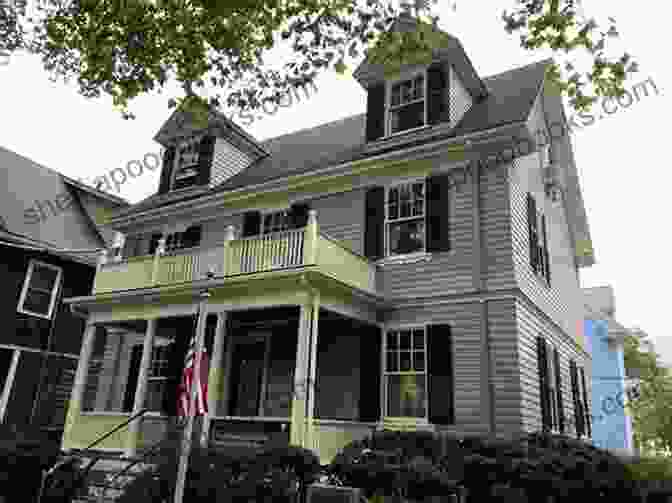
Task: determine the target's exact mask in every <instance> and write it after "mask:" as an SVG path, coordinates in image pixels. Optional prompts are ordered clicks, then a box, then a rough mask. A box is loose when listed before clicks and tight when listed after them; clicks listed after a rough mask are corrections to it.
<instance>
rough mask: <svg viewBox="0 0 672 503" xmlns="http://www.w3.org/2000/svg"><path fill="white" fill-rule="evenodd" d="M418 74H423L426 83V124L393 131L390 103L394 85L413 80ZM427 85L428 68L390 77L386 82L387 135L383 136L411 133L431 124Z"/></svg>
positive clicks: (389, 136)
mask: <svg viewBox="0 0 672 503" xmlns="http://www.w3.org/2000/svg"><path fill="white" fill-rule="evenodd" d="M418 75H422V76H423V78H424V85H425V89H424V94H423V96H424V98H423V99H424V101H425V106H424V113H423V115H424V117H423V118H424V121H423V122H424V124H422V125H421V126H418V127H414V128H411V129H404V130H403V131H397V132H395V133H392V132H390V103H391V101H392V99H391V98H392V86H394V85H395V84H398V83H399V82H404V81H406V80H413V79H414V78H415V77H417V76H418ZM427 86H428V84H427V68H422V69H418V70H413V71H410V72H407V73H405V74H403V75H400V76H399V77H397V78H396V79H390V80H388V81H387V82H385V136H383V138H391V137H393V136H397V135H400V134H406V133H410V132H412V131H417V130H420V129H424V128H426V127H428V126H429V124H427ZM416 101H420V100H416ZM409 104H410V103H409Z"/></svg>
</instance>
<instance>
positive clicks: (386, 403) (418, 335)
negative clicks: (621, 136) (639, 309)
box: [63, 16, 594, 462]
mask: <svg viewBox="0 0 672 503" xmlns="http://www.w3.org/2000/svg"><path fill="white" fill-rule="evenodd" d="M414 23H415V20H413V19H412V18H410V17H408V16H402V17H401V18H399V19H398V20H397V22H396V23H395V25H394V26H393V27H392V29H411V28H412V27H413V25H414ZM551 62H552V61H551V60H546V61H542V62H539V63H535V64H531V65H528V66H524V67H521V68H517V69H514V70H511V71H507V72H505V73H503V74H499V75H495V76H492V77H488V78H483V77H481V76H480V75H479V74H478V72H477V71H476V69H475V67H474V66H473V64H472V63H471V61H470V60H469V58H468V56H467V54H466V52H465V51H464V49H463V47H462V45H461V44H460V42H459V41H458V40H457V39H455V38H454V37H452V36H446V42H445V44H444V45H443V46H442V47H440V48H437V49H436V50H435V51H434V54H433V60H432V62H431V64H428V65H426V66H414V67H404V68H402V69H401V71H400V74H398V75H396V76H395V77H390V76H389V75H386V74H385V73H386V72H385V71H384V70H385V69H384V68H382V67H380V66H376V65H373V64H370V63H369V62H368V61H364V62H363V63H362V65H361V66H360V67H359V68H358V69H357V71H356V72H355V74H354V75H355V78H356V79H357V80H358V81H359V83H360V84H361V85H362V86H363V87H364V89H366V91H367V96H368V97H367V111H366V113H365V114H359V115H355V116H352V117H347V118H345V119H342V120H338V121H334V122H330V123H328V124H324V125H321V126H318V127H315V128H312V129H307V130H301V131H298V132H295V133H290V134H287V135H283V136H280V137H277V138H272V139H269V140H266V141H264V142H259V141H257V140H256V139H254V138H253V137H252V136H250V135H249V134H248V133H246V132H245V131H244V130H242V129H241V128H240V127H238V126H237V125H235V124H233V123H232V122H230V121H228V120H227V118H226V117H224V116H223V115H219V114H217V112H214V111H213V112H212V114H211V117H210V120H209V122H208V125H207V127H205V128H201V129H199V128H196V127H195V126H193V127H191V126H189V121H188V119H186V120H185V118H184V116H183V115H182V114H184V113H186V112H184V111H179V110H178V111H175V112H174V113H173V114H172V115H171V117H169V118H168V120H167V121H166V122H165V123H164V124H163V126H162V127H161V128H160V131H159V132H158V133H157V135H156V137H155V140H156V141H157V142H158V143H160V144H161V145H163V146H164V147H165V148H166V154H165V157H164V164H163V170H162V173H161V179H160V184H159V188H158V192H157V193H156V194H154V195H152V196H150V197H148V198H147V199H145V200H144V201H142V202H140V203H138V204H136V205H133V206H131V207H130V208H127V209H124V210H121V211H118V212H115V213H114V215H113V216H112V217H111V218H110V220H109V221H108V223H107V225H108V227H109V228H112V229H114V230H116V231H119V232H121V233H123V234H124V235H125V243H124V246H123V252H122V253H121V254H116V255H115V256H114V257H112V258H108V259H107V260H101V263H100V265H99V270H98V272H97V274H96V278H95V281H94V287H93V290H92V292H91V293H90V294H88V295H83V296H78V297H74V298H70V299H68V300H67V302H68V303H69V304H70V305H72V306H73V309H75V310H76V311H77V312H80V313H82V314H83V315H86V316H88V320H87V329H86V336H85V342H84V344H83V349H82V356H81V359H80V364H79V365H80V368H79V372H78V379H77V382H76V384H75V387H74V388H73V393H72V399H71V402H70V408H69V412H68V427H67V428H66V433H65V435H64V438H63V448H64V449H77V448H82V447H84V446H85V445H87V443H89V442H93V441H94V440H95V439H96V438H99V437H100V436H102V435H103V434H104V433H106V432H108V431H110V430H112V429H113V428H115V427H116V426H119V425H122V424H123V423H124V422H126V421H128V419H129V418H131V417H132V415H135V414H142V415H141V416H140V417H139V418H138V419H134V420H132V421H131V422H130V424H129V426H128V427H123V428H121V429H119V430H118V431H116V432H115V433H114V434H113V435H112V436H109V437H107V438H105V440H104V441H102V442H101V443H100V444H99V446H98V448H99V449H100V450H102V451H109V453H110V455H112V454H114V453H125V454H127V455H129V454H134V453H138V452H140V451H143V450H144V449H147V448H149V447H150V446H152V445H154V444H155V443H156V442H159V441H161V439H163V438H164V437H165V436H166V435H168V434H169V433H170V431H172V430H171V428H172V426H171V425H172V424H173V423H172V422H171V417H173V416H174V414H175V408H176V389H177V386H178V382H179V379H180V374H181V372H182V366H183V362H184V359H185V354H186V351H187V346H188V344H189V341H190V338H191V337H192V335H193V334H194V331H195V330H196V328H197V325H198V330H199V331H200V330H203V331H204V334H205V347H206V349H207V352H208V355H209V358H210V370H209V379H208V404H209V410H210V415H209V416H208V418H207V420H206V422H205V426H204V428H205V436H204V438H205V441H206V442H209V443H211V444H212V445H215V446H230V445H233V444H236V443H242V444H245V445H247V444H249V445H252V444H254V443H255V442H257V443H258V442H264V441H266V440H268V439H272V438H276V439H277V438H279V439H283V438H284V439H285V440H289V441H291V442H292V443H293V444H295V445H302V446H306V447H308V448H311V449H315V451H316V452H318V453H319V455H320V458H321V460H322V462H327V461H329V460H330V459H331V458H332V457H333V456H334V454H335V453H336V452H337V451H338V449H340V448H341V447H342V446H343V445H345V444H346V443H348V442H349V441H351V440H354V439H358V438H362V437H363V436H366V435H368V434H369V433H370V432H371V431H372V430H373V429H376V428H394V429H415V430H417V429H422V430H432V431H438V432H442V431H445V432H453V433H455V434H458V435H467V434H478V433H493V434H497V435H510V434H518V433H520V432H529V431H534V430H539V429H542V428H543V429H545V430H551V431H558V432H565V433H568V434H571V435H577V436H580V437H582V438H589V437H590V432H591V429H590V414H589V413H588V411H589V410H590V387H589V384H590V381H589V379H588V380H587V379H586V376H590V375H591V363H590V356H589V354H588V352H587V350H586V347H585V340H584V336H583V330H582V327H583V303H582V297H581V289H580V286H579V269H580V268H581V267H587V266H590V265H591V264H592V263H593V262H594V259H593V256H592V251H591V250H592V247H591V246H590V233H589V230H588V224H587V218H586V213H585V210H584V206H583V202H582V197H581V190H580V186H579V180H578V176H577V170H576V167H575V165H574V158H573V153H572V149H571V144H570V141H569V138H568V137H567V135H564V136H562V137H558V138H554V139H553V140H552V141H549V142H546V145H538V144H537V136H538V135H537V134H536V133H538V132H540V131H544V132H547V130H548V128H549V126H550V125H552V124H564V112H563V105H562V100H561V97H560V96H559V95H558V94H557V93H554V92H553V90H552V88H551V86H547V85H545V72H546V70H547V68H548V67H549V65H550V64H551ZM178 123H179V124H182V125H181V126H178ZM546 136H548V135H546ZM521 142H527V144H531V145H532V146H531V147H530V148H529V150H528V152H524V153H523V155H521V156H518V157H516V158H515V159H513V160H512V159H511V158H510V157H509V159H508V160H506V159H501V158H500V157H498V156H497V153H498V152H500V151H501V150H503V149H504V148H507V147H509V146H510V145H511V144H520V143H521ZM492 155H494V156H495V162H491V163H488V162H483V161H484V160H485V159H486V156H487V157H488V158H490V157H491V156H492ZM199 314H201V317H202V318H204V321H202V322H201V323H200V324H199V323H198V322H197V319H198V317H199V316H198V315H199ZM145 409H147V410H148V412H146V413H144V414H143V410H145Z"/></svg>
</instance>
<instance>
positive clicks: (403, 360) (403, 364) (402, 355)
mask: <svg viewBox="0 0 672 503" xmlns="http://www.w3.org/2000/svg"><path fill="white" fill-rule="evenodd" d="M399 370H401V371H402V372H407V371H409V370H411V352H410V351H399Z"/></svg>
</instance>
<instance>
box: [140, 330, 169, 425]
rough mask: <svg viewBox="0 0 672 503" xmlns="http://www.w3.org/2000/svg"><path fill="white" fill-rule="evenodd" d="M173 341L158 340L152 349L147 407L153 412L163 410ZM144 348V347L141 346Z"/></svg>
mask: <svg viewBox="0 0 672 503" xmlns="http://www.w3.org/2000/svg"><path fill="white" fill-rule="evenodd" d="M171 343H172V340H170V339H167V338H157V339H156V340H155V341H154V348H153V349H152V363H151V365H150V368H149V375H148V377H147V398H146V402H145V403H146V405H145V407H146V408H147V409H149V410H151V411H155V412H160V411H161V410H162V400H163V395H164V392H165V388H166V384H167V382H168V377H169V356H170V350H171V347H172V346H171ZM140 346H142V345H140Z"/></svg>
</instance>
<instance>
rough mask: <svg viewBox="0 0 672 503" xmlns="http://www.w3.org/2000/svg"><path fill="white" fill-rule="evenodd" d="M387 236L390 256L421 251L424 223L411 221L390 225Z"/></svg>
mask: <svg viewBox="0 0 672 503" xmlns="http://www.w3.org/2000/svg"><path fill="white" fill-rule="evenodd" d="M389 236H390V247H389V249H390V253H391V254H403V253H412V252H417V251H422V250H423V249H424V247H425V222H424V220H411V221H409V222H400V223H395V224H390V225H389Z"/></svg>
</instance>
